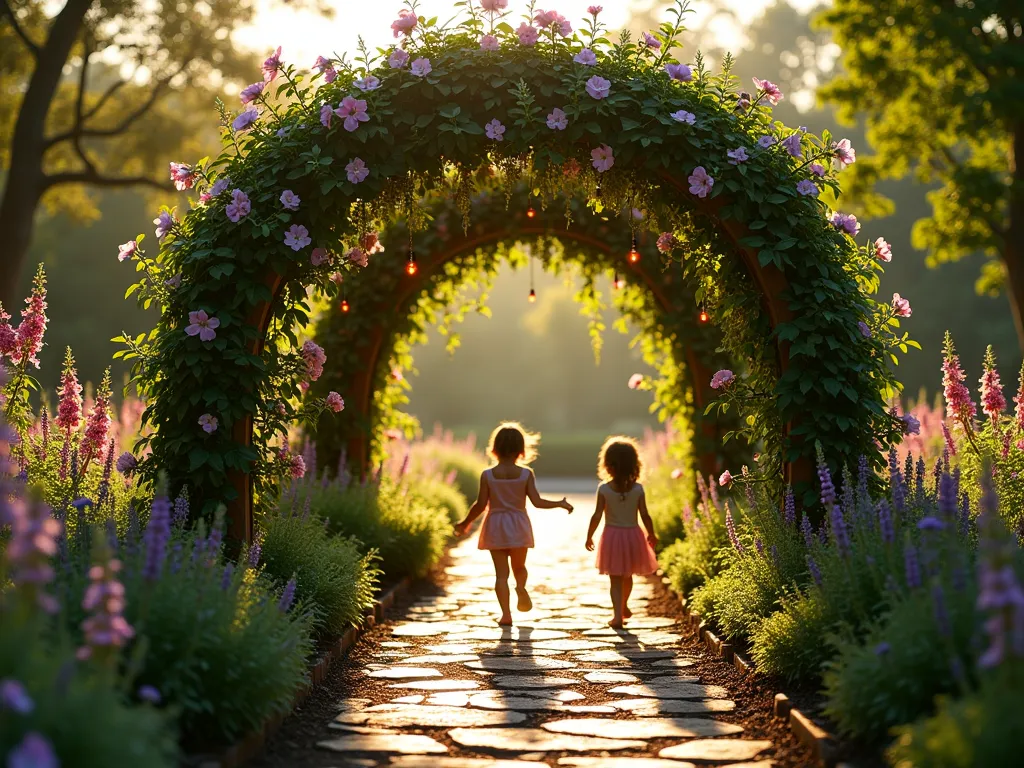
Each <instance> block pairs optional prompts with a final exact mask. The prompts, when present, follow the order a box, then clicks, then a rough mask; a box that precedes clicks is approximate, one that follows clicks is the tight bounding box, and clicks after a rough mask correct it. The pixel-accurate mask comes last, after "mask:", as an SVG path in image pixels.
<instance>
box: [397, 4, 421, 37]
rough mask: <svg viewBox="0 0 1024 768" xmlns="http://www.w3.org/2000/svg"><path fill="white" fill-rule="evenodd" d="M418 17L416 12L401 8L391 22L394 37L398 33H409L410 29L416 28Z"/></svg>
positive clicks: (410, 32)
mask: <svg viewBox="0 0 1024 768" xmlns="http://www.w3.org/2000/svg"><path fill="white" fill-rule="evenodd" d="M417 22H418V19H417V18H416V14H415V13H413V12H412V11H409V10H401V11H399V12H398V18H397V19H395V20H394V21H392V22H391V30H392V32H394V33H395V37H398V36H399V35H406V36H408V35H411V34H412V31H413V30H414V29H415V28H416V24H417Z"/></svg>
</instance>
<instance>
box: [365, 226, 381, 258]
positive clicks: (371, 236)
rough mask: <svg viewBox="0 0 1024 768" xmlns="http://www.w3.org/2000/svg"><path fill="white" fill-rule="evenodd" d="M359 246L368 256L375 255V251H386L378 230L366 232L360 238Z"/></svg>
mask: <svg viewBox="0 0 1024 768" xmlns="http://www.w3.org/2000/svg"><path fill="white" fill-rule="evenodd" d="M359 247H360V248H361V249H362V250H363V251H364V252H365V253H366V255H367V256H373V254H375V253H382V252H383V251H384V245H383V244H382V243H381V241H380V236H379V235H378V234H377V233H376V232H365V233H364V234H363V236H362V237H360V238H359Z"/></svg>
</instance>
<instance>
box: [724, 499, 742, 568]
mask: <svg viewBox="0 0 1024 768" xmlns="http://www.w3.org/2000/svg"><path fill="white" fill-rule="evenodd" d="M725 531H726V533H728V534H729V541H730V542H732V546H733V549H735V550H736V551H737V552H738V553H739V554H741V555H742V554H743V545H742V544H740V538H739V536H737V535H736V523H735V522H734V521H733V519H732V508H731V507H730V506H729V502H728V501H726V502H725Z"/></svg>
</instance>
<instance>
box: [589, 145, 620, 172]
mask: <svg viewBox="0 0 1024 768" xmlns="http://www.w3.org/2000/svg"><path fill="white" fill-rule="evenodd" d="M590 158H591V162H590V164H591V165H592V166H594V168H596V169H597V172H598V173H604V172H605V171H607V170H609V169H611V167H612V166H613V165H615V154H614V153H613V152H612V148H611V147H609V146H608V145H607V144H602V145H601V146H600V147H596V148H595V149H592V150H591V151H590Z"/></svg>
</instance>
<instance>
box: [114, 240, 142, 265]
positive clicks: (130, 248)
mask: <svg viewBox="0 0 1024 768" xmlns="http://www.w3.org/2000/svg"><path fill="white" fill-rule="evenodd" d="M138 249H139V244H138V242H136V241H135V240H129V241H128V242H127V243H124V244H122V245H119V246H117V260H118V261H124V260H125V259H130V258H131V257H132V256H134V255H135V252H136V251H137V250H138Z"/></svg>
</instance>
